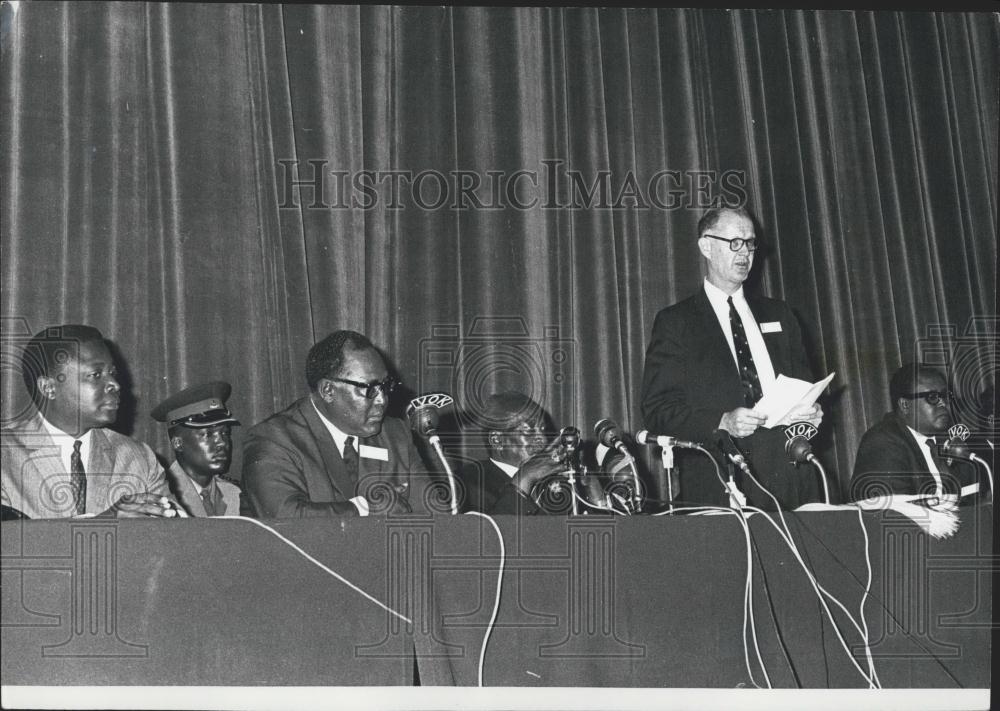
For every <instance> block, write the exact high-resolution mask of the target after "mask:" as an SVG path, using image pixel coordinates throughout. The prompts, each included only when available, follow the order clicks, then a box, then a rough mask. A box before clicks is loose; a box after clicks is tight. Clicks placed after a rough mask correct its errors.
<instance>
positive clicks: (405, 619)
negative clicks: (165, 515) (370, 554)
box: [212, 516, 413, 625]
mask: <svg viewBox="0 0 1000 711" xmlns="http://www.w3.org/2000/svg"><path fill="white" fill-rule="evenodd" d="M212 518H214V519H222V520H229V521H246V522H248V523H252V524H253V525H254V526H257V527H258V528H262V529H264V530H265V531H267V532H268V533H270V534H271V535H272V536H274V537H276V538H277V539H278V540H280V541H281V542H283V543H284V544H285V545H287V546H288V547H289V548H291V549H292V550H294V551H296V552H297V553H298V554H299V555H301V556H302V557H303V558H305V559H306V560H308V561H309V562H310V563H312V564H313V565H315V566H316V567H317V568H319V569H320V570H322V571H323V572H325V573H327V574H328V575H332V576H333V577H334V578H336V579H337V580H339V581H340V582H342V583H343V584H344V585H346V586H347V587H349V588H350V589H351V590H354V591H355V592H357V593H359V594H360V595H361V596H362V597H365V598H367V599H368V600H371V601H372V602H374V603H375V604H376V605H378V606H379V607H381V608H382V609H383V610H385V611H386V612H388V613H390V614H392V615H395V616H396V617H398V618H399V619H401V620H402V621H403V622H405V623H406V624H408V625H412V624H413V620H411V619H410V618H409V617H407V616H406V615H403V614H401V613H399V612H397V611H396V610H393V609H392V608H391V607H389V606H388V605H386V604H385V603H384V602H382V601H381V600H379V599H378V598H376V597H374V596H372V595H370V594H368V593H367V592H365V591H364V590H362V589H361V588H360V587H358V586H357V585H355V584H354V583H352V582H351V581H350V580H348V579H347V578H345V577H344V576H343V575H341V574H340V573H338V572H337V571H335V570H333V569H332V568H330V567H329V566H327V565H325V564H323V563H321V562H319V561H318V560H316V559H315V558H314V557H313V556H311V555H309V554H308V553H306V552H305V551H304V550H302V548H300V547H299V546H298V544H296V543H295V542H293V541H291V540H289V539H288V538H286V537H285V536H283V535H281V534H280V533H278V532H277V531H276V530H275V529H273V528H271V527H270V526H268V525H267V524H266V523H263V522H261V521H258V520H257V519H255V518H248V517H246V516H213V517H212Z"/></svg>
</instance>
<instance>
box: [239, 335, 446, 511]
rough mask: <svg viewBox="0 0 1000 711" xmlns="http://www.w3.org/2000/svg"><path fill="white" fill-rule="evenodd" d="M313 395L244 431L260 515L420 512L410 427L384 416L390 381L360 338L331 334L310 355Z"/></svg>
mask: <svg viewBox="0 0 1000 711" xmlns="http://www.w3.org/2000/svg"><path fill="white" fill-rule="evenodd" d="M306 381H307V382H308V383H309V388H310V393H309V394H308V395H307V396H305V397H304V398H302V399H300V400H298V401H296V402H294V403H292V404H291V405H290V406H289V407H287V408H286V409H284V410H282V411H281V412H278V413H276V414H274V415H272V416H271V417H269V418H268V419H266V420H264V421H263V422H261V423H260V424H258V425H255V426H254V427H253V428H251V429H250V431H249V432H248V433H247V439H246V442H245V444H244V450H243V451H244V455H243V485H244V487H245V490H246V493H247V496H248V497H249V499H250V503H251V505H252V507H253V509H254V510H255V511H256V513H257V515H258V516H261V517H266V518H300V517H312V516H367V515H369V514H385V513H406V512H409V511H411V510H418V511H426V510H427V509H428V503H427V502H426V500H425V499H426V488H427V484H428V478H429V477H428V473H427V468H426V466H425V465H424V462H423V461H422V460H421V459H420V455H419V453H418V452H417V448H416V446H414V443H413V437H412V435H411V434H410V430H409V428H408V427H407V426H406V424H405V423H403V422H402V421H401V420H398V419H396V418H393V417H386V416H385V412H386V407H387V406H388V404H389V394H390V393H391V392H392V391H393V389H394V388H395V386H396V381H395V380H394V379H393V378H392V377H391V376H390V375H389V372H388V369H387V368H386V365H385V361H384V360H383V359H382V356H381V355H380V354H379V352H378V351H377V350H376V349H375V346H373V345H372V343H371V341H369V340H368V339H367V338H366V337H365V336H363V335H361V334H360V333H356V332H354V331H336V332H334V333H331V334H330V335H329V336H327V337H326V338H324V339H323V340H322V341H320V342H319V343H317V344H316V345H314V346H313V347H312V348H311V349H310V351H309V355H308V357H307V358H306Z"/></svg>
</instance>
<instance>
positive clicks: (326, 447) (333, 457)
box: [299, 396, 361, 501]
mask: <svg viewBox="0 0 1000 711" xmlns="http://www.w3.org/2000/svg"><path fill="white" fill-rule="evenodd" d="M299 411H300V412H301V413H302V416H303V417H304V418H305V421H306V424H307V425H309V430H310V431H311V432H312V435H313V439H314V440H315V441H316V445H317V447H318V448H319V454H320V458H321V459H322V460H323V468H324V469H326V473H327V475H328V476H329V479H330V484H331V486H333V488H334V489H336V490H337V491H338V492H340V495H341V496H342V497H343V498H344V500H345V501H346V500H348V499H351V498H353V497H354V482H353V481H351V477H350V476H348V474H347V471H346V470H345V469H344V460H343V458H342V457H341V456H340V452H338V451H337V443H336V442H334V441H333V436H332V435H331V434H330V431H329V430H328V429H327V428H326V425H325V424H324V423H323V421H322V420H321V419H319V415H318V414H317V413H316V408H315V406H314V405H313V403H312V398H311V397H309V396H306V397H305V398H303V400H302V404H301V405H300V407H299ZM359 459H360V458H359ZM358 470H359V474H360V470H361V465H360V461H359V464H358Z"/></svg>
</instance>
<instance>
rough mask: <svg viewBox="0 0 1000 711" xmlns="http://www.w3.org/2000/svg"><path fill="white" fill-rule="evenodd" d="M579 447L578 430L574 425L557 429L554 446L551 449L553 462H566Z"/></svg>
mask: <svg viewBox="0 0 1000 711" xmlns="http://www.w3.org/2000/svg"><path fill="white" fill-rule="evenodd" d="M579 447H580V430H578V429H577V428H576V427H563V428H562V429H561V430H559V436H558V438H557V439H556V447H555V449H553V450H552V461H553V462H568V460H569V459H570V457H572V456H573V454H575V453H576V450H577V449H579Z"/></svg>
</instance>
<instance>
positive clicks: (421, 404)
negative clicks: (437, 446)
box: [406, 393, 454, 439]
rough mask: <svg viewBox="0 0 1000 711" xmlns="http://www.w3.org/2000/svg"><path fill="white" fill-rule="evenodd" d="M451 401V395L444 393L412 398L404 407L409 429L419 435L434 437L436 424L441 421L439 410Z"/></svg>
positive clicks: (435, 435) (435, 436)
mask: <svg viewBox="0 0 1000 711" xmlns="http://www.w3.org/2000/svg"><path fill="white" fill-rule="evenodd" d="M452 402H454V400H452V397H451V395H447V394H445V393H430V394H429V395H421V396H420V397H415V398H413V399H412V400H410V404H409V405H407V407H406V419H407V420H408V421H409V423H410V429H412V430H413V431H414V432H416V433H417V434H418V435H420V436H421V437H429V438H431V439H436V438H437V436H438V434H437V426H438V423H440V421H441V413H440V410H441V409H443V408H445V407H447V406H448V405H450V404H451V403H452Z"/></svg>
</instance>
